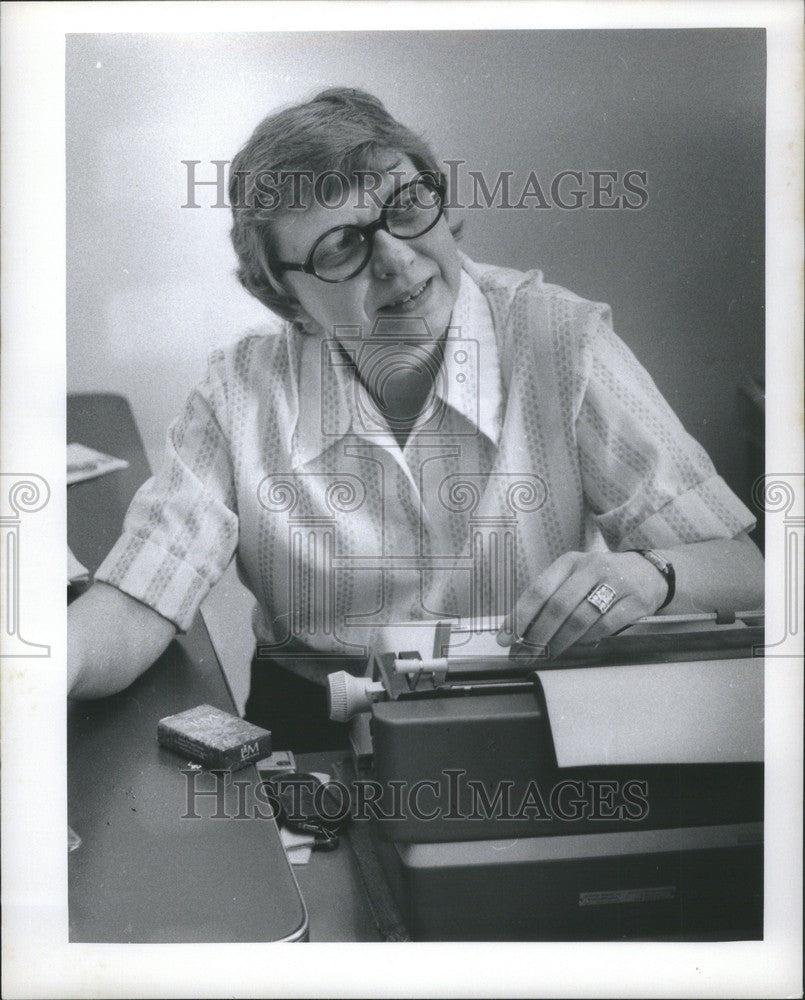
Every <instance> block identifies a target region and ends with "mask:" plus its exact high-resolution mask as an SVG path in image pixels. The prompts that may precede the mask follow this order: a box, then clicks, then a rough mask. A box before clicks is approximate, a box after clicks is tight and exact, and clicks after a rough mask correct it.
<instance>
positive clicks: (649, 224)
mask: <svg viewBox="0 0 805 1000" xmlns="http://www.w3.org/2000/svg"><path fill="white" fill-rule="evenodd" d="M764 81H765V43H764V34H763V32H762V31H759V30H723V29H715V30H684V31H680V30H673V31H597V32H593V31H563V32H558V31H549V32H539V31H531V32H526V31H520V32H516V31H505V32H487V31H484V32H476V31H472V32H458V31H457V32H392V33H385V32H367V33H352V32H343V33H327V34H323V33H313V34H304V33H283V34H279V33H278V34H270V35H266V34H253V35H196V36H193V35H189V36H176V35H164V36H158V35H150V36H146V35H71V36H68V39H67V80H66V97H67V101H66V114H67V323H68V329H67V335H68V340H67V342H68V358H67V387H68V391H71V392H76V391H113V392H119V393H121V394H123V395H125V396H127V397H128V399H129V400H130V402H131V405H132V409H133V411H134V416H135V419H136V421H137V423H138V425H139V427H140V430H141V433H142V435H143V439H144V442H145V446H146V450H147V452H148V454H149V458H150V460H151V462H152V465H153V464H156V463H157V462H158V461H159V457H160V454H161V448H162V442H163V440H164V435H165V430H166V429H167V426H168V424H169V422H170V421H171V420H172V419H173V417H174V416H175V415H176V414H177V413H178V412H179V410H180V408H181V407H182V405H183V403H184V400H185V398H186V396H187V394H188V392H189V391H190V389H191V388H192V386H193V385H194V383H195V382H197V381H198V380H199V379H200V378H201V377H202V375H203V372H204V364H205V359H206V356H207V353H208V351H209V350H210V349H211V348H213V347H216V346H221V345H223V344H226V343H228V342H231V341H232V340H234V339H236V338H237V337H238V336H239V335H240V334H241V333H242V332H243V330H244V329H246V328H247V327H249V326H254V325H257V324H259V323H261V322H262V321H263V320H264V318H265V316H266V313H265V310H264V308H263V307H262V306H261V305H260V304H259V303H258V302H257V301H256V300H253V299H251V298H250V297H249V296H248V295H247V294H246V292H244V291H243V290H242V289H241V288H240V286H239V285H238V283H237V281H236V280H235V278H234V275H233V270H234V266H235V257H234V253H233V251H232V249H231V246H230V244H229V238H228V232H229V227H230V212H229V211H228V210H227V209H222V208H217V209H216V208H213V207H211V206H213V205H214V202H215V192H214V189H213V188H199V189H197V195H196V201H197V202H198V203H199V204H200V205H201V206H203V207H201V208H198V209H184V208H182V207H181V206H182V205H183V204H184V203H185V201H186V192H187V173H186V168H185V167H184V165H183V164H182V160H200V161H202V162H201V165H199V166H198V167H197V168H196V169H197V177H198V179H200V180H201V179H213V178H214V176H215V175H214V168H213V166H212V165H211V162H210V161H212V160H227V161H229V160H230V159H231V158H232V156H233V155H234V153H235V152H236V150H237V149H238V148H239V147H240V146H241V145H242V143H243V142H244V141H245V140H246V139H247V138H248V136H249V135H250V133H251V131H252V129H253V128H254V126H255V125H256V124H257V122H258V121H259V120H260V119H261V118H262V117H263V116H264V115H266V114H268V113H269V112H271V111H273V110H274V109H276V108H278V107H279V106H281V105H285V104H288V103H291V102H294V101H297V100H300V99H304V98H306V97H309V96H312V94H314V93H315V92H316V91H317V90H319V89H321V88H323V87H327V86H333V85H336V84H338V85H350V86H358V87H363V88H365V89H367V90H369V91H371V92H373V93H375V94H377V95H378V96H379V97H380V98H381V99H382V100H383V101H384V102H385V103H386V105H387V107H388V108H389V110H390V111H391V113H392V114H394V115H395V116H396V117H398V118H399V119H400V120H401V121H403V122H405V123H406V124H408V125H410V126H412V127H414V128H416V129H418V130H419V131H420V132H422V133H423V134H424V135H425V136H426V138H427V139H428V140H429V141H430V142H431V144H432V146H433V147H434V150H435V152H436V154H437V156H440V157H443V158H447V159H460V160H465V161H466V166H465V167H464V168H463V171H464V176H465V177H466V171H467V170H470V169H472V170H480V171H482V172H483V173H484V175H485V177H486V178H487V180H488V183H489V185H490V187H491V186H493V185H494V179H495V177H496V175H497V174H498V172H499V171H502V170H511V171H514V178H513V181H512V189H513V191H515V192H518V193H519V190H521V188H522V185H523V184H524V183H525V179H526V177H527V176H528V174H529V172H530V171H531V170H534V171H536V173H537V174H538V176H539V178H540V181H541V183H542V186H543V188H546V189H547V188H548V187H549V185H550V181H551V178H552V177H553V176H554V175H555V174H556V173H558V172H559V171H560V170H579V171H583V172H585V171H589V170H615V171H618V172H619V173H620V174H623V173H624V172H626V171H627V170H644V171H646V172H647V173H648V184H647V187H648V191H649V202H648V204H647V206H646V207H645V208H644V209H643V210H641V211H625V210H620V211H613V210H603V211H602V210H599V211H595V210H590V209H581V210H578V211H563V210H561V209H558V208H554V209H551V210H548V211H544V210H542V211H541V210H535V209H531V208H529V209H521V210H508V211H507V210H504V209H491V210H484V211H471V210H466V211H463V212H456V213H455V214H454V218H464V219H465V232H464V238H463V240H462V243H461V246H462V249H463V250H464V251H465V252H466V253H468V254H469V255H470V256H471V257H473V258H474V259H476V260H479V261H486V262H490V263H496V264H501V265H507V266H511V267H515V268H519V269H522V270H527V269H530V268H534V267H539V268H541V269H542V270H543V271H544V273H545V277H546V280H548V281H551V282H555V283H557V284H561V285H565V286H566V287H568V288H570V289H572V290H573V291H574V292H576V293H578V294H580V295H583V296H585V297H587V298H591V299H596V300H599V301H605V302H609V303H610V304H611V306H612V307H613V311H614V319H615V328H616V330H617V331H618V333H619V334H620V335H621V337H623V339H624V340H625V341H626V342H627V343H628V344H629V345H630V346H631V348H632V349H633V350H634V351H635V353H636V354H637V356H638V358H639V359H640V360H641V361H642V362H643V364H644V365H645V366H646V368H647V369H648V370H649V371H650V372H651V374H652V375H653V376H654V378H655V380H656V381H657V383H658V385H659V387H660V389H661V390H662V391H663V392H664V394H665V395H666V397H667V399H668V400H669V401H670V402H671V404H672V405H673V407H674V408H675V410H676V412H677V413H678V414H679V416H680V418H681V419H682V421H683V423H684V424H685V426H686V427H687V429H688V430H689V431H690V432H691V433H692V434H693V435H694V436H695V437H696V438H697V439H698V440H699V441H701V443H702V444H703V445H704V446H705V448H706V449H707V450H708V452H709V453H710V455H711V457H712V458H713V461H714V462H715V464H716V467H717V468H718V470H719V472H721V474H722V475H723V476H724V477H725V479H726V480H727V482H728V483H729V484H730V485H731V486H732V488H733V489H735V490H736V492H738V493H739V495H741V497H742V499H744V501H745V502H747V503H748V502H749V496H748V490H747V482H746V480H747V469H746V451H745V449H746V445H745V440H744V431H743V428H742V427H741V424H740V418H739V408H738V395H737V393H738V387H739V385H741V383H743V382H744V381H745V380H746V379H747V378H748V377H751V376H760V377H762V375H763V361H764V331H763V290H764V271H763V238H764V229H763V205H764V103H765V102H764V86H765V82H764ZM461 193H462V194H463V195H464V196H465V197H469V196H470V195H471V191H470V189H469V188H465V189H462V191H461ZM43 293H44V294H46V291H45V290H43ZM231 578H232V574H229V575H228V579H230V580H231ZM205 613H206V612H205ZM220 617H221V620H222V621H224V622H225V621H226V620H227V614H226V613H225V612H222V613H221V615H220ZM208 624H209V622H208ZM216 645H218V644H217V643H216Z"/></svg>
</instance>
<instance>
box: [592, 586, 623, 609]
mask: <svg viewBox="0 0 805 1000" xmlns="http://www.w3.org/2000/svg"><path fill="white" fill-rule="evenodd" d="M617 596H618V595H617V592H616V591H614V590H613V589H612V587H610V586H609V584H608V583H600V584H599V585H598V586H597V587H595V588H594V589H593V590H591V591H590V593H589V594H588V595H587V600H588V601H589V602H590V604H592V605H593V606H594V607H596V608H598V610H599V611H600V612H601V614H602V615H605V614H606V613H607V611H609V609H610V608H611V607H612V605H613V604H614V603H615V598H616V597H617Z"/></svg>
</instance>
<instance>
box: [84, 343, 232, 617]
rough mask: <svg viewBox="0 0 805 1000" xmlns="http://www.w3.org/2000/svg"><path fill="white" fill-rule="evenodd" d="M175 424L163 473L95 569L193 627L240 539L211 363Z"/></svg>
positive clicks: (138, 499) (143, 491)
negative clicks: (207, 596) (194, 620)
mask: <svg viewBox="0 0 805 1000" xmlns="http://www.w3.org/2000/svg"><path fill="white" fill-rule="evenodd" d="M213 360H214V358H213V359H211V365H210V369H209V372H208V375H207V378H206V379H205V381H204V382H203V383H202V384H201V385H200V386H199V387H198V388H197V389H195V390H194V391H193V393H192V394H191V395H190V398H189V399H188V401H187V404H186V406H185V409H184V412H183V413H182V415H181V416H180V417H179V418H178V419H177V420H175V421H174V422H173V424H172V425H171V426H170V428H169V430H168V436H167V442H166V447H165V456H164V460H163V463H162V467H161V469H160V471H159V473H158V474H157V475H155V476H153V477H152V478H151V479H149V480H148V481H147V482H146V483H144V484H143V486H142V487H141V488H140V489H139V490H138V492H137V493H136V495H135V497H134V499H133V500H132V502H131V506H130V507H129V510H128V513H127V514H126V518H125V522H124V526H123V533H122V535H121V537H120V538H119V539H118V541H117V542H116V543H115V545H114V547H113V548H112V551H111V552H110V553H109V555H108V556H107V557H106V559H105V560H104V561H103V563H102V564H101V566H100V567H99V568H98V571H97V572H96V574H95V579H96V580H97V581H101V582H103V583H108V584H111V585H112V586H114V587H117V588H118V589H120V590H122V591H124V592H125V593H127V594H129V595H130V596H131V597H134V598H136V599H137V600H139V601H141V602H142V603H143V604H146V605H147V606H148V607H151V608H153V609H154V610H155V611H157V612H159V614H161V615H162V616H163V617H164V618H167V619H168V620H169V621H172V622H173V623H174V624H175V625H176V627H177V628H178V629H179V631H182V632H184V631H187V629H188V628H189V627H190V625H191V624H192V621H193V618H194V616H195V614H196V611H197V610H198V607H199V605H200V604H201V602H202V601H203V600H204V598H205V597H206V595H207V593H208V592H209V590H210V588H211V587H212V586H213V584H214V583H215V582H216V581H217V580H218V579H219V577H220V576H221V574H222V573H223V572H224V570H225V569H226V567H227V565H228V564H229V562H230V560H231V558H232V555H233V554H234V551H235V547H236V545H237V540H238V518H237V512H236V503H235V490H234V482H233V473H232V463H231V457H230V452H229V448H228V444H227V439H226V436H225V434H224V432H223V430H222V424H223V426H226V424H225V422H224V421H223V420H222V419H220V418H221V412H220V411H221V408H222V406H224V405H225V389H224V387H223V385H222V384H221V383H220V381H219V380H218V379H217V377H216V375H215V368H214V366H213V364H212V361H213Z"/></svg>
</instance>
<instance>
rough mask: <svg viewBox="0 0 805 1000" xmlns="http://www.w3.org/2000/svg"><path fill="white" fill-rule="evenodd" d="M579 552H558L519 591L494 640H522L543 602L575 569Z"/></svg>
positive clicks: (503, 644) (512, 641) (502, 641)
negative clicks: (561, 553) (553, 558)
mask: <svg viewBox="0 0 805 1000" xmlns="http://www.w3.org/2000/svg"><path fill="white" fill-rule="evenodd" d="M578 556H579V553H577V552H566V553H565V554H564V555H562V556H560V557H559V558H558V559H556V560H555V561H554V562H552V563H551V565H550V566H549V567H548V568H547V569H546V570H545V572H544V573H541V574H540V575H539V576H538V577H537V579H536V580H535V582H534V583H533V584H532V585H531V586H530V587H529V588H528V589H527V590H525V591H524V592H523V593H522V594H521V595H520V597H519V598H518V601H517V604H516V606H515V609H514V612H513V613H512V614H509V615H506V617H505V618H504V620H503V624H502V626H501V628H500V631H499V632H498V635H497V640H498V642H499V643H500V645H501V646H511V645H512V643H514V642H518V641H522V639H523V638H524V637H525V634H526V633H527V632H528V627H529V625H530V624H531V622H532V621H533V620H534V619H535V618H536V616H537V615H538V614H539V613H540V611H541V610H542V608H543V605H544V604H545V602H546V601H547V600H548V599H549V598H550V597H551V596H552V595H553V594H554V593H555V592H556V591H557V590H558V589H559V587H560V586H561V585H562V584H563V583H564V582H565V580H566V579H567V578H568V577H569V576H570V575H571V574H572V573H573V572H574V569H575V566H576V561H577V558H578Z"/></svg>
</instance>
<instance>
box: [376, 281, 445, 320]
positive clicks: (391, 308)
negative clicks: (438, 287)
mask: <svg viewBox="0 0 805 1000" xmlns="http://www.w3.org/2000/svg"><path fill="white" fill-rule="evenodd" d="M432 285H433V278H428V279H427V280H426V281H422V282H420V284H418V285H414V286H413V287H412V288H409V289H408V291H407V292H404V293H403V294H402V295H401V296H400V297H399V298H397V299H394V301H393V302H389V303H388V304H387V305H385V306H383V307H382V308H380V309H378V313H383V314H387V315H388V314H389V313H393V314H394V315H399V314H400V313H406V312H411V311H413V310H414V309H416V308H418V307H419V306H420V305H422V304H423V303H424V301H425V299H426V298H427V297H428V294H429V292H430V290H431V287H432Z"/></svg>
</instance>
